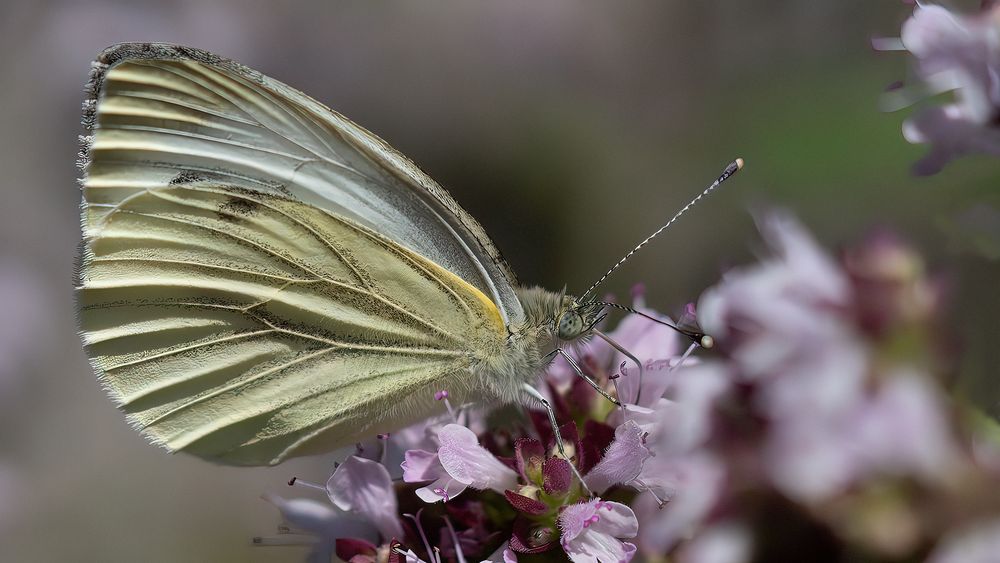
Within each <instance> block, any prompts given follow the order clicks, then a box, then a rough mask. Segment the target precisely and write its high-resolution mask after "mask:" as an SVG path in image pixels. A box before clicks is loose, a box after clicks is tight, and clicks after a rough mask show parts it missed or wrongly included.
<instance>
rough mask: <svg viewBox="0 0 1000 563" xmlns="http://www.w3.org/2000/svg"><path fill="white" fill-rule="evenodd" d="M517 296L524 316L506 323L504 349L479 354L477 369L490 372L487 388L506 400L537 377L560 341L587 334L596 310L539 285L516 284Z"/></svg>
mask: <svg viewBox="0 0 1000 563" xmlns="http://www.w3.org/2000/svg"><path fill="white" fill-rule="evenodd" d="M517 296H518V299H519V300H520V302H521V305H522V307H523V309H524V317H523V318H522V319H520V320H518V321H513V322H511V323H510V324H509V325H508V327H507V328H508V332H509V336H508V338H507V340H506V342H505V345H504V348H503V350H497V351H495V352H492V353H488V354H485V355H483V356H481V358H480V360H481V361H480V369H481V370H482V371H485V372H489V375H490V377H487V378H485V381H488V382H489V383H490V387H491V388H492V389H491V390H490V391H492V392H493V394H495V395H497V396H498V398H499V399H501V400H503V401H505V402H513V401H516V400H517V399H518V398H519V397H520V395H521V394H522V392H521V388H522V385H523V384H524V383H535V382H536V381H537V379H538V377H539V376H540V375H541V373H542V370H544V369H545V367H546V366H547V365H548V364H549V362H551V361H552V355H551V354H550V352H551V351H552V350H555V349H556V348H557V347H558V346H559V344H560V342H564V341H572V340H576V339H578V338H581V337H586V336H587V335H588V334H589V333H590V330H591V328H592V327H593V324H594V319H595V318H596V316H597V315H598V313H599V310H597V309H595V308H594V307H592V306H590V305H589V304H582V305H581V304H580V303H578V302H577V300H576V299H575V298H574V297H572V296H569V295H566V294H565V293H564V292H559V293H557V292H553V291H549V290H546V289H543V288H540V287H530V288H517Z"/></svg>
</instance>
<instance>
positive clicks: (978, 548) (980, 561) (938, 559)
mask: <svg viewBox="0 0 1000 563" xmlns="http://www.w3.org/2000/svg"><path fill="white" fill-rule="evenodd" d="M998 555H1000V520H993V521H988V522H981V523H978V524H976V525H973V526H967V527H965V528H963V529H960V530H958V531H956V532H954V533H952V534H950V535H949V536H948V537H946V538H945V539H944V541H943V542H941V545H939V546H938V548H937V549H935V550H934V553H932V554H931V556H930V558H929V559H927V563H996V561H997V559H998Z"/></svg>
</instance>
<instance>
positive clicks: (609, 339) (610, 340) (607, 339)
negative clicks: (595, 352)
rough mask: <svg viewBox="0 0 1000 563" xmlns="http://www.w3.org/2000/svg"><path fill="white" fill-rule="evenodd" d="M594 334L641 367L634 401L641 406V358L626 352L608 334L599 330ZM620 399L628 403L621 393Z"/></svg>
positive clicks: (595, 330)
mask: <svg viewBox="0 0 1000 563" xmlns="http://www.w3.org/2000/svg"><path fill="white" fill-rule="evenodd" d="M594 334H596V335H597V336H598V337H599V338H601V339H602V340H604V341H605V342H607V343H608V344H610V345H611V347H612V348H614V349H615V350H618V351H619V352H621V353H622V354H624V355H625V357H626V358H628V359H630V360H632V362H633V363H635V365H637V366H639V385H637V386H636V389H637V390H636V392H635V401H632V402H633V403H634V404H639V395H641V394H642V375H643V368H642V362H640V361H639V358H636V357H635V355H634V354H632V352H629V351H628V350H626V349H625V347H624V346H622V345H621V344H619V343H617V342H615V340H614V339H613V338H611V337H610V336H608V335H607V334H604V333H603V332H601V331H599V330H597V329H594ZM617 388H618V387H617V382H616V386H615V389H617ZM618 398H619V399H621V400H623V401H627V399H626V398H625V397H622V395H621V393H619V394H618Z"/></svg>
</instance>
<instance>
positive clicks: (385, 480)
mask: <svg viewBox="0 0 1000 563" xmlns="http://www.w3.org/2000/svg"><path fill="white" fill-rule="evenodd" d="M326 490H327V494H329V495H330V500H331V501H333V504H334V505H336V506H337V508H340V509H341V510H344V511H349V512H354V513H356V514H359V515H361V516H363V517H364V518H365V519H367V520H368V521H369V522H371V523H372V524H374V525H375V527H376V528H378V530H379V532H380V533H381V534H382V537H383V538H385V539H387V540H388V539H392V538H398V537H402V536H403V528H402V526H401V525H400V523H399V507H398V503H397V501H396V491H395V490H394V489H393V486H392V479H391V478H390V477H389V472H388V471H387V470H386V468H385V466H384V465H382V464H381V463H378V462H376V461H371V460H368V459H362V458H360V457H357V456H350V457H348V458H347V459H346V460H345V461H344V463H341V464H340V465H339V466H338V467H337V469H336V470H335V471H334V472H333V475H331V476H330V479H329V480H327V482H326Z"/></svg>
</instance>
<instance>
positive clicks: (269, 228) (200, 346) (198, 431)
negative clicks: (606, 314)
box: [77, 44, 742, 465]
mask: <svg viewBox="0 0 1000 563" xmlns="http://www.w3.org/2000/svg"><path fill="white" fill-rule="evenodd" d="M88 91H89V98H88V99H87V100H86V101H85V102H84V125H85V127H86V128H87V129H88V130H89V131H90V133H91V134H90V136H88V137H84V138H83V149H82V151H81V162H82V168H83V170H84V179H83V181H82V183H83V204H82V223H83V245H82V248H83V249H82V258H81V267H80V270H79V280H78V293H77V295H78V302H79V309H80V315H79V316H80V329H81V333H82V336H83V341H84V344H85V346H86V349H87V352H88V355H89V356H90V358H91V360H92V363H93V366H94V369H95V370H96V371H97V374H98V377H99V378H100V380H101V382H102V383H103V384H104V386H105V387H106V388H107V390H108V392H109V393H110V394H111V395H112V397H113V398H114V399H115V400H116V401H117V402H118V403H119V404H120V406H121V408H122V409H123V410H124V411H125V413H126V415H127V418H128V420H129V421H130V422H131V423H132V424H133V425H135V426H136V427H137V428H138V429H140V430H141V431H142V432H143V433H144V434H145V435H147V436H148V437H149V438H150V439H152V440H153V441H154V442H156V443H158V444H162V445H163V446H165V447H167V448H169V449H170V450H172V451H186V452H190V453H193V454H196V455H199V456H202V457H205V458H210V459H214V460H217V461H223V462H227V463H234V464H244V465H259V464H275V463H279V462H280V461H282V460H284V459H286V458H288V457H291V456H298V455H308V454H313V453H319V452H323V451H329V450H332V449H336V448H338V447H341V446H345V445H349V444H353V443H355V442H357V441H359V440H361V439H363V438H365V437H367V436H370V435H372V434H375V433H377V432H387V431H391V430H394V429H396V428H399V427H402V426H404V425H406V424H409V423H412V422H415V421H418V420H421V419H423V418H426V417H428V416H430V415H432V414H434V413H435V412H436V409H437V407H436V405H435V403H434V400H433V395H434V392H435V391H436V390H440V389H447V390H448V391H449V393H450V394H451V395H452V396H453V397H456V398H457V399H458V400H459V401H460V402H466V401H498V402H511V401H515V400H517V399H518V397H520V396H523V394H524V393H529V394H532V395H534V396H535V397H536V398H538V397H539V396H538V395H537V392H532V387H531V385H530V384H531V383H532V382H534V381H535V380H536V379H537V377H538V375H539V374H540V373H541V371H542V369H543V368H544V366H545V365H546V364H547V363H548V362H549V361H550V359H551V357H552V353H551V352H550V351H551V350H553V349H554V348H555V347H556V346H557V345H558V342H559V341H572V340H575V339H577V338H580V337H581V336H584V335H587V334H589V333H591V332H592V331H593V327H594V325H595V324H596V322H597V321H598V320H599V319H600V318H601V315H602V313H601V311H602V310H603V308H604V306H605V305H606V304H604V303H600V302H597V301H594V300H588V299H585V298H579V299H577V298H573V297H570V296H566V295H562V294H559V293H553V292H549V291H545V290H542V289H539V288H530V289H526V288H522V287H520V286H519V285H518V284H517V281H516V278H515V277H514V274H513V273H512V272H511V270H510V268H509V267H508V265H507V264H506V262H505V261H504V260H503V258H502V257H501V256H500V253H499V251H497V249H496V247H495V246H494V245H493V243H492V242H491V241H490V240H489V238H488V237H487V236H486V233H485V232H484V231H483V229H482V227H481V226H480V225H479V223H477V222H476V220H475V219H473V218H472V217H471V216H470V215H469V214H468V213H466V212H465V211H464V210H463V209H462V208H461V207H459V205H458V204H457V203H456V202H455V200H454V199H452V198H451V196H449V195H448V193H447V192H446V191H445V190H444V189H442V188H441V187H440V186H439V185H438V184H436V183H435V182H434V181H433V180H431V179H430V178H429V177H427V176H426V175H425V174H424V173H423V172H421V171H420V170H419V169H418V168H417V167H416V166H415V165H414V164H413V163H412V162H410V161H409V160H408V159H406V158H405V157H404V156H402V155H400V154H399V153H398V152H396V151H395V150H393V149H392V148H391V147H389V146H388V145H387V144H386V143H385V142H384V141H382V140H381V139H379V138H377V137H376V136H375V135H373V134H371V133H369V132H368V131H366V130H364V129H362V128H361V127H359V126H357V125H355V124H354V123H352V122H350V121H349V120H347V119H346V118H344V117H343V116H341V115H340V114H338V113H336V112H334V111H331V110H330V109H328V108H326V107H325V106H323V105H322V104H320V103H318V102H316V101H315V100H313V99H312V98H310V97H308V96H306V95H305V94H302V93H301V92H298V91H296V90H294V89H292V88H290V87H288V86H286V85H284V84H282V83H280V82H278V81H276V80H273V79H271V78H268V77H266V76H264V75H262V74H260V73H258V72H256V71H254V70H251V69H249V68H247V67H244V66H242V65H239V64H237V63H234V62H231V61H228V60H226V59H223V58H220V57H218V56H215V55H212V54H210V53H207V52H205V51H200V50H197V49H190V48H185V47H179V46H173V45H161V44H122V45H116V46H113V47H110V48H108V49H107V50H105V51H104V52H103V53H102V54H101V55H100V57H99V59H98V61H97V62H95V63H94V65H93V70H92V77H91V81H90V83H89V85H88ZM741 164H742V162H741V161H738V164H737V163H734V164H732V165H730V168H728V169H727V172H726V174H724V175H723V177H721V178H720V180H719V181H717V182H716V184H713V186H712V187H715V186H716V185H718V182H721V180H724V179H725V177H728V175H731V174H732V173H733V172H735V170H737V169H738V167H739V165H741ZM710 189H712V188H709V190H710ZM707 191H708V190H706V192H707ZM699 197H700V196H699ZM685 210H686V208H685ZM682 212H683V210H682ZM661 230H662V229H661ZM657 232H659V231H657ZM654 235H655V233H654ZM647 240H648V239H647ZM640 246H641V245H640ZM630 254H631V253H630ZM623 260H624V259H623ZM619 264H620V263H619ZM616 267H617V266H616ZM612 270H614V268H612ZM609 273H610V272H609ZM605 277H606V275H605ZM603 279H604V278H601V280H602V281H603ZM598 283H600V282H598ZM596 285H597V284H595V286H596ZM593 287H594V286H592V287H591V290H592V289H593ZM591 290H588V292H586V293H585V294H584V297H585V296H586V295H587V294H589V293H590V291H591ZM692 336H693V337H694V338H695V339H697V338H699V337H700V336H701V335H698V334H694V335H692ZM581 374H582V372H581Z"/></svg>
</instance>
